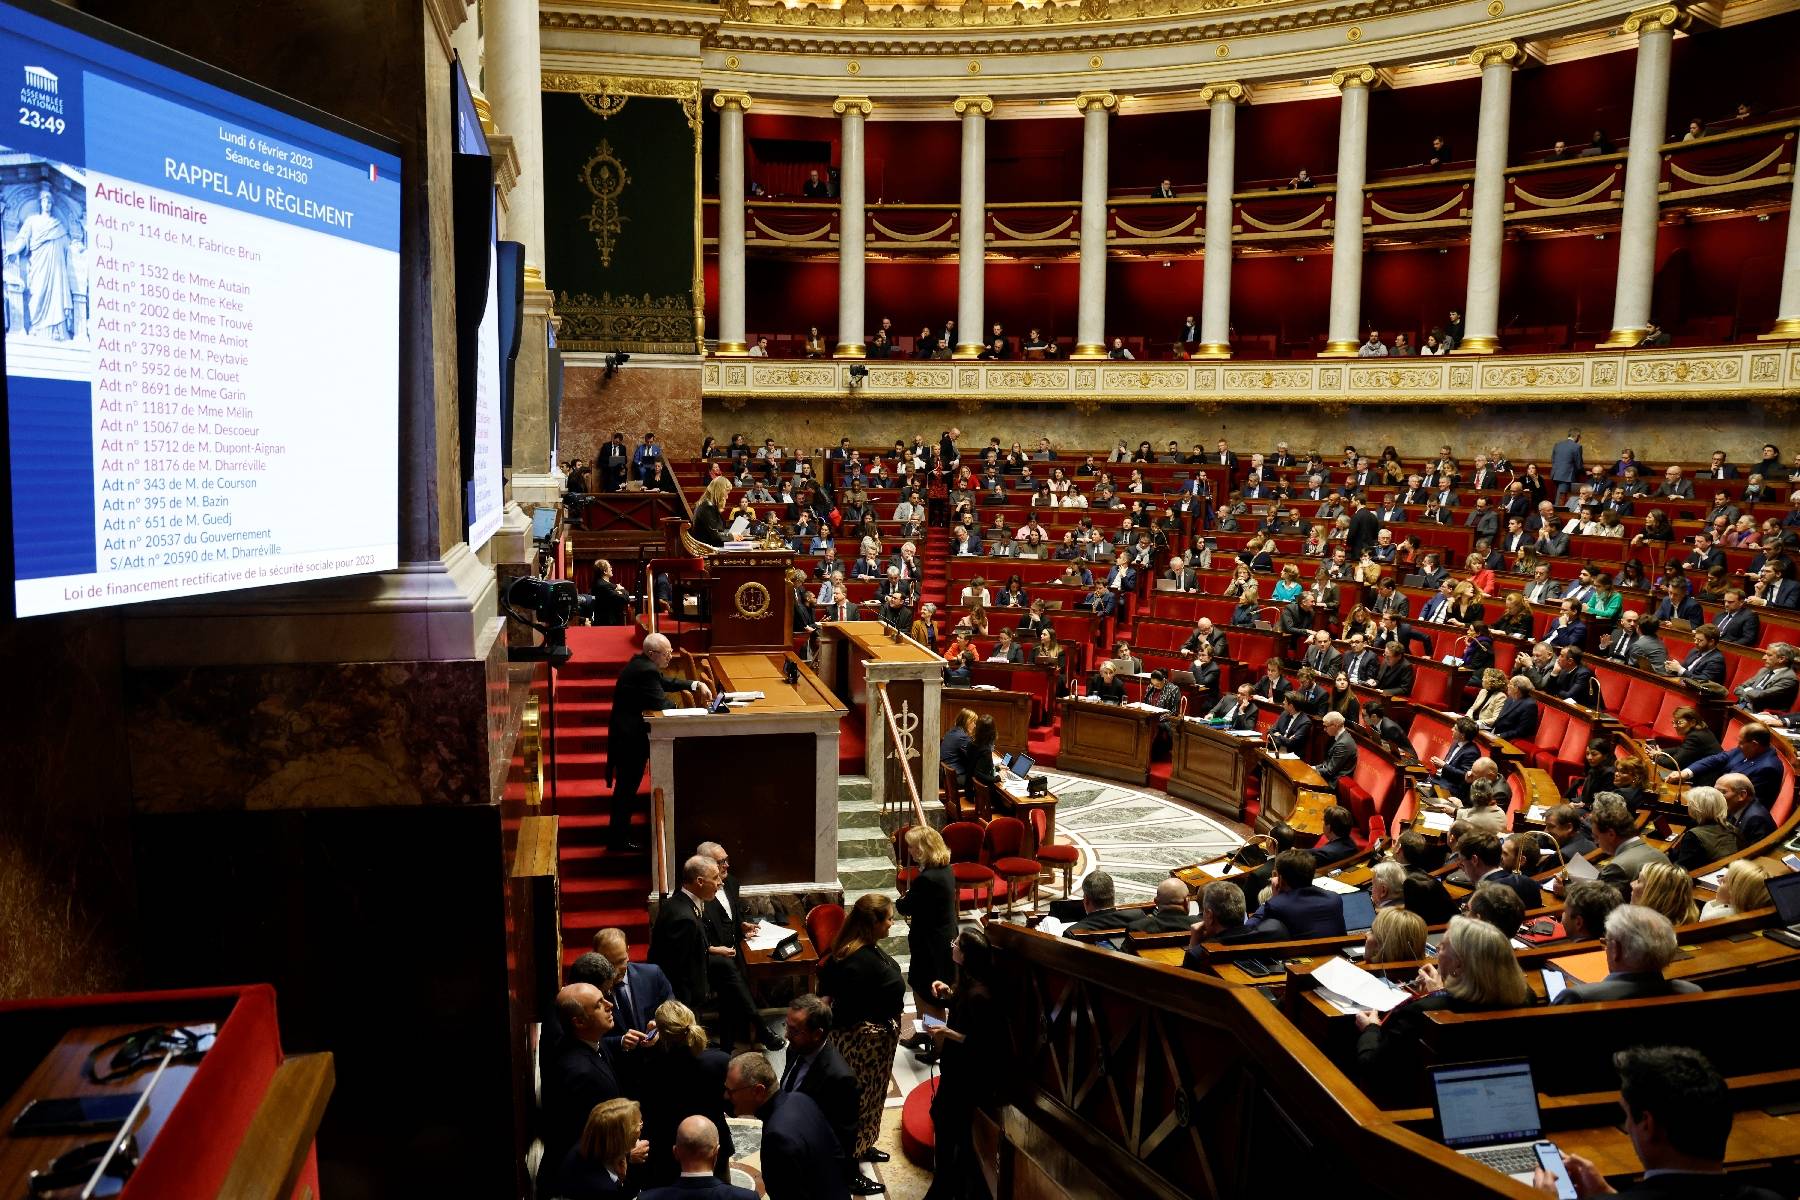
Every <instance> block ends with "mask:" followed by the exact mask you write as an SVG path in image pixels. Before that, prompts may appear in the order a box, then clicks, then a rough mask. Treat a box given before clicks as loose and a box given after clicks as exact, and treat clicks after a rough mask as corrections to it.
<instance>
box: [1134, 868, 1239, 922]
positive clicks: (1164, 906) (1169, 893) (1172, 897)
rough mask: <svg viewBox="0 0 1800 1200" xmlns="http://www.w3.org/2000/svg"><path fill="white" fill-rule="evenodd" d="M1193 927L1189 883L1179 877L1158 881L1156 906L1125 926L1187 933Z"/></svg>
mask: <svg viewBox="0 0 1800 1200" xmlns="http://www.w3.org/2000/svg"><path fill="white" fill-rule="evenodd" d="M1232 890H1233V891H1236V890H1237V889H1235V888H1233V889H1232ZM1193 927H1194V917H1193V916H1192V915H1191V914H1190V913H1189V912H1188V890H1187V884H1185V883H1183V882H1181V880H1179V879H1165V880H1163V881H1162V882H1161V883H1158V884H1157V885H1156V907H1155V908H1153V909H1151V910H1150V911H1149V913H1147V914H1146V915H1144V916H1141V917H1139V918H1138V919H1137V920H1135V921H1133V922H1131V923H1130V924H1129V925H1127V926H1125V928H1126V929H1129V930H1132V931H1134V932H1137V933H1186V932H1188V931H1189V930H1190V929H1192V928H1193Z"/></svg>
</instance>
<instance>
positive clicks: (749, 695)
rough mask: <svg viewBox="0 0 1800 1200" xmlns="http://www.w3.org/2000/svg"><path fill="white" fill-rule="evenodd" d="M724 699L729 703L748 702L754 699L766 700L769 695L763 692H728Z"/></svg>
mask: <svg viewBox="0 0 1800 1200" xmlns="http://www.w3.org/2000/svg"><path fill="white" fill-rule="evenodd" d="M723 699H724V701H725V703H727V704H748V703H750V702H751V701H752V700H764V699H767V697H766V696H765V695H764V694H763V693H762V692H726V693H725V695H724V697H723Z"/></svg>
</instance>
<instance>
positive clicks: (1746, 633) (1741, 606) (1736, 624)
mask: <svg viewBox="0 0 1800 1200" xmlns="http://www.w3.org/2000/svg"><path fill="white" fill-rule="evenodd" d="M1723 599H1724V607H1723V608H1722V609H1721V610H1720V612H1719V615H1718V616H1716V617H1714V618H1713V620H1712V624H1713V628H1715V629H1717V630H1718V631H1719V640H1720V641H1721V642H1731V643H1732V644H1734V645H1738V646H1754V645H1756V644H1757V642H1759V641H1761V640H1762V620H1761V619H1760V618H1759V617H1757V615H1756V613H1755V612H1754V611H1752V610H1751V608H1750V606H1749V605H1747V604H1745V603H1744V589H1743V588H1726V589H1725V591H1724V593H1723Z"/></svg>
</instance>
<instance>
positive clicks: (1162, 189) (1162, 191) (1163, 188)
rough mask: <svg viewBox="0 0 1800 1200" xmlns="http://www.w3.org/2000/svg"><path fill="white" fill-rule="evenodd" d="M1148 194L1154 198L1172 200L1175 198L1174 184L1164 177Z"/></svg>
mask: <svg viewBox="0 0 1800 1200" xmlns="http://www.w3.org/2000/svg"><path fill="white" fill-rule="evenodd" d="M1150 196H1151V198H1152V199H1156V200H1173V199H1174V198H1175V185H1174V184H1172V183H1170V182H1169V181H1168V180H1167V179H1165V180H1163V181H1162V182H1161V183H1159V184H1157V185H1156V188H1155V190H1154V191H1152V192H1151V193H1150Z"/></svg>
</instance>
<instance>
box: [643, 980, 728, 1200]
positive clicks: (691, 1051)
mask: <svg viewBox="0 0 1800 1200" xmlns="http://www.w3.org/2000/svg"><path fill="white" fill-rule="evenodd" d="M636 1057H638V1058H640V1059H641V1060H642V1062H641V1065H640V1067H639V1073H640V1074H639V1078H640V1080H641V1083H640V1086H639V1093H640V1094H639V1096H638V1099H639V1100H640V1101H641V1102H642V1103H643V1106H644V1134H643V1136H644V1137H645V1139H647V1140H648V1141H649V1143H650V1161H649V1163H648V1164H647V1167H646V1176H647V1178H648V1186H651V1187H662V1186H665V1185H667V1184H672V1183H674V1182H675V1180H676V1179H677V1178H678V1177H679V1176H680V1174H681V1167H680V1165H679V1164H678V1163H677V1162H676V1161H675V1154H674V1151H673V1149H672V1147H673V1146H674V1145H675V1130H676V1129H677V1128H678V1127H679V1126H680V1125H681V1123H682V1122H683V1121H685V1120H687V1119H688V1118H689V1117H691V1116H695V1115H699V1116H704V1117H707V1118H709V1119H710V1120H711V1121H712V1123H713V1125H714V1127H715V1128H717V1129H718V1131H719V1160H718V1167H717V1168H716V1170H715V1172H714V1173H715V1174H716V1175H718V1177H719V1178H720V1179H725V1180H729V1179H730V1178H731V1155H732V1153H733V1151H734V1149H735V1147H733V1145H732V1143H731V1125H730V1123H729V1122H728V1121H727V1120H726V1119H725V1104H724V1096H725V1067H726V1064H727V1063H729V1062H730V1061H731V1058H730V1056H729V1055H727V1054H726V1053H725V1052H724V1051H723V1050H708V1049H707V1048H706V1030H705V1029H703V1028H702V1027H701V1026H700V1024H699V1022H698V1021H696V1020H695V1018H694V1013H693V1010H692V1009H690V1008H689V1007H688V1006H687V1005H685V1004H683V1003H682V1002H681V1001H679V1000H665V1001H663V1002H662V1004H660V1005H658V1006H657V1009H656V1038H655V1040H654V1041H652V1042H651V1043H650V1044H649V1045H647V1046H645V1047H644V1048H643V1049H642V1050H640V1051H638V1052H637V1054H636Z"/></svg>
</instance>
